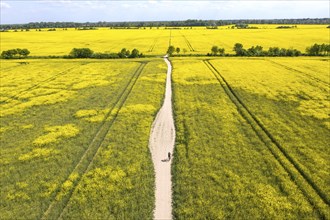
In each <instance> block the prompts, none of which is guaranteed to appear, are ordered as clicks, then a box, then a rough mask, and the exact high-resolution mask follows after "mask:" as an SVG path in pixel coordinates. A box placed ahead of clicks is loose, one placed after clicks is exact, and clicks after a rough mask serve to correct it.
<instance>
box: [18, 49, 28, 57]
mask: <svg viewBox="0 0 330 220" xmlns="http://www.w3.org/2000/svg"><path fill="white" fill-rule="evenodd" d="M18 54H19V55H20V56H22V57H24V58H25V57H27V56H28V55H29V54H30V51H29V50H28V49H21V50H20V51H18Z"/></svg>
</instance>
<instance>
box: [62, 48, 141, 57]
mask: <svg viewBox="0 0 330 220" xmlns="http://www.w3.org/2000/svg"><path fill="white" fill-rule="evenodd" d="M139 57H143V54H142V53H140V51H139V50H138V49H135V48H134V49H133V50H132V52H131V51H130V50H127V49H126V48H123V49H121V51H119V52H118V53H110V52H104V53H94V51H92V50H91V49H89V48H73V49H72V50H71V52H70V54H69V55H67V56H64V58H95V59H116V58H139Z"/></svg>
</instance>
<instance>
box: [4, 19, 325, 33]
mask: <svg viewBox="0 0 330 220" xmlns="http://www.w3.org/2000/svg"><path fill="white" fill-rule="evenodd" d="M329 23H330V18H303V19H237V20H197V19H188V20H184V21H135V22H106V21H99V22H85V23H79V22H30V23H27V24H1V25H0V29H1V30H2V31H3V30H11V29H39V28H84V27H194V26H205V27H212V26H223V25H235V24H329Z"/></svg>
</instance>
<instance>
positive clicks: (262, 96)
mask: <svg viewBox="0 0 330 220" xmlns="http://www.w3.org/2000/svg"><path fill="white" fill-rule="evenodd" d="M329 62H330V60H329V59H328V58H326V59H324V58H220V59H210V58H209V57H207V58H174V59H172V63H173V67H174V70H173V89H174V91H173V92H174V112H175V115H176V120H175V121H176V127H177V131H176V132H177V137H176V148H175V157H174V166H173V175H174V176H173V184H174V188H173V190H174V193H173V196H174V198H173V201H174V207H173V209H174V211H173V214H174V217H175V218H178V219H190V218H194V219H203V218H204V217H205V216H208V217H209V218H210V219H250V218H253V219H258V218H265V216H266V218H270V219H272V218H281V219H319V218H329V195H330V189H329V184H328V183H329V178H330V175H329V161H330V158H329V155H330V152H329V147H328V146H329V145H328V143H329V141H330V139H329V71H328V70H329V69H328V67H329ZM265 66H267V68H265Z"/></svg>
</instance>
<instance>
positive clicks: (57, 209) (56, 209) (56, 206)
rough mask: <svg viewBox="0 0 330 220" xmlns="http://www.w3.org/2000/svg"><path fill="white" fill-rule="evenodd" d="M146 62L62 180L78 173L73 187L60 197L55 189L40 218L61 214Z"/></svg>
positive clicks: (50, 217)
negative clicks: (52, 197)
mask: <svg viewBox="0 0 330 220" xmlns="http://www.w3.org/2000/svg"><path fill="white" fill-rule="evenodd" d="M146 64H147V62H143V63H141V64H140V65H139V67H138V68H137V69H136V70H135V72H134V74H133V75H132V77H131V79H130V80H129V81H128V83H127V85H126V86H125V87H124V89H123V91H122V92H121V94H120V95H119V96H118V98H117V100H116V102H115V104H114V105H113V106H112V108H111V109H110V110H109V111H108V112H107V114H106V115H105V117H104V119H103V121H102V123H101V125H100V126H99V129H98V131H97V133H96V134H95V135H94V137H93V139H92V140H91V142H90V144H89V146H88V148H87V149H86V151H85V153H84V154H83V155H82V157H81V159H80V161H79V162H78V163H77V165H76V166H75V168H74V169H73V171H72V172H71V173H70V175H69V176H68V177H67V178H66V180H65V181H64V182H66V181H68V180H70V176H72V175H78V177H77V178H76V179H75V180H74V182H73V187H72V188H70V190H69V191H68V192H67V193H66V194H65V195H64V196H62V198H58V196H59V193H60V191H59V190H60V189H58V190H57V194H56V195H55V196H54V199H53V202H52V203H51V204H50V205H49V207H48V209H47V210H46V211H45V212H44V214H43V216H42V219H55V218H59V217H60V216H61V214H62V213H63V210H64V209H65V207H66V206H67V204H68V202H69V200H70V197H71V195H72V193H73V191H74V189H75V188H76V186H77V185H78V183H79V181H80V180H81V177H82V176H83V175H84V173H86V172H87V171H88V169H89V168H90V166H91V164H92V162H93V160H94V157H95V155H96V154H97V152H98V151H99V149H100V146H101V144H102V143H103V141H104V138H105V136H106V135H107V133H108V132H109V130H110V128H111V126H112V124H113V123H114V121H115V120H116V118H117V116H118V113H119V111H120V109H121V108H122V106H123V105H124V103H125V101H126V99H127V97H128V96H129V94H130V93H131V91H132V89H133V87H134V85H135V83H136V81H137V80H138V78H139V77H140V75H141V73H142V71H143V69H144V67H145V66H146ZM64 182H63V183H64Z"/></svg>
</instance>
